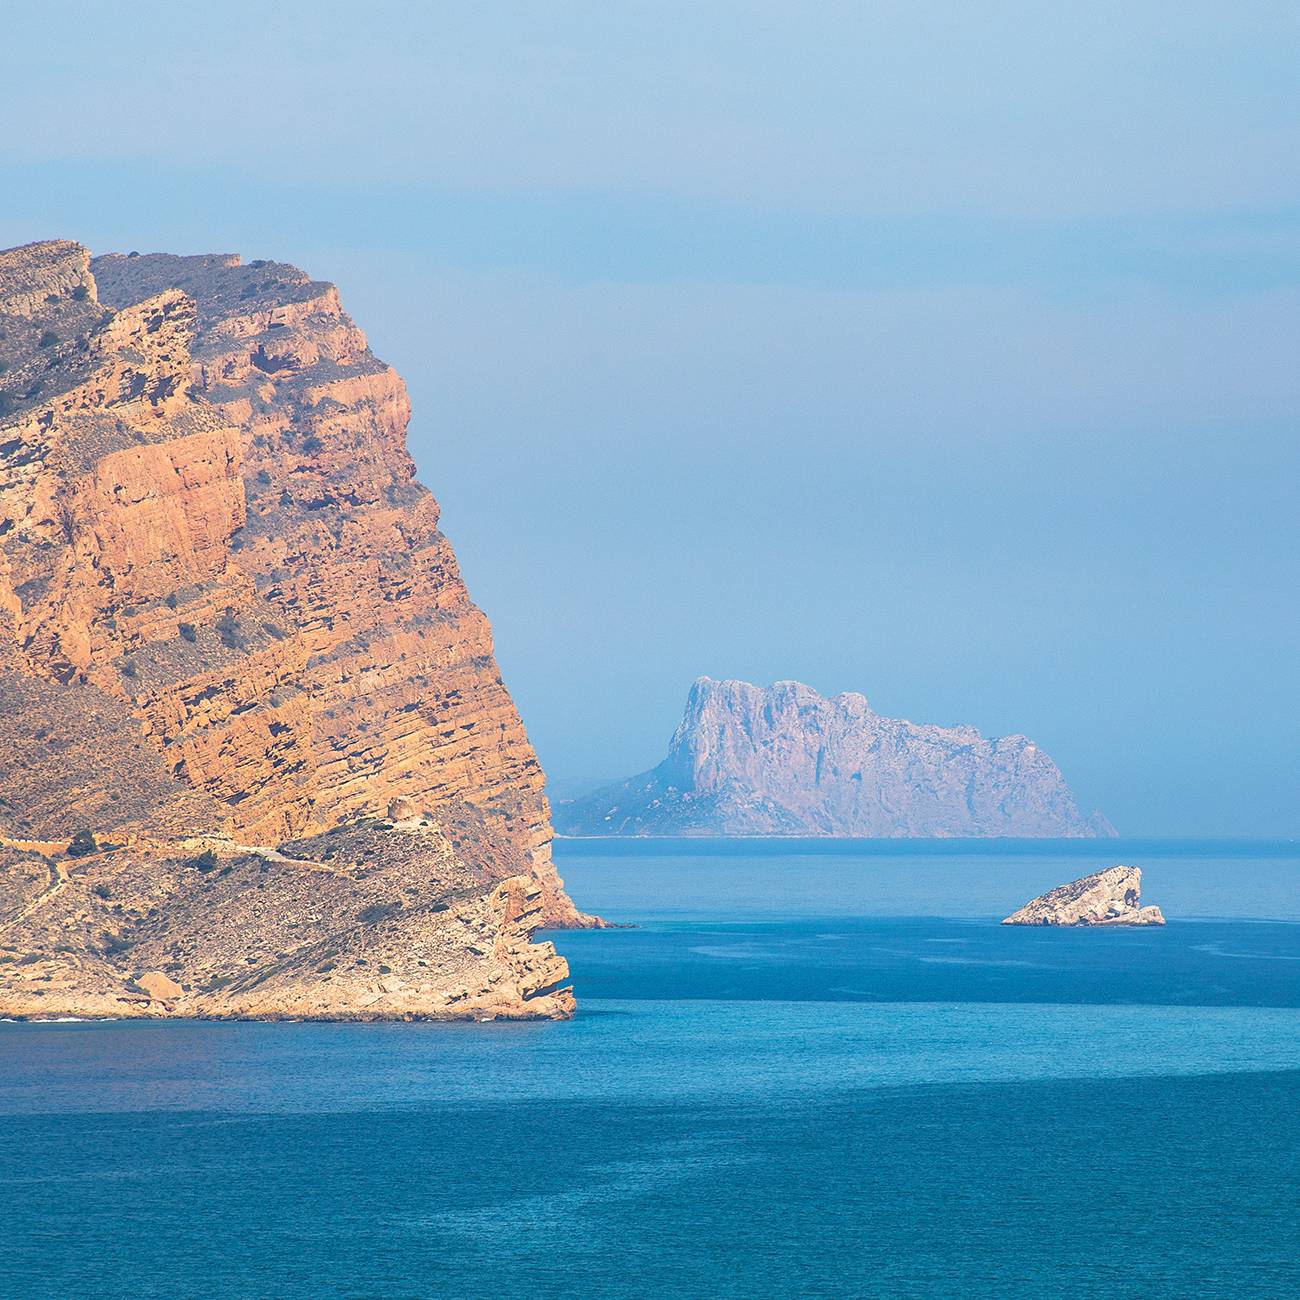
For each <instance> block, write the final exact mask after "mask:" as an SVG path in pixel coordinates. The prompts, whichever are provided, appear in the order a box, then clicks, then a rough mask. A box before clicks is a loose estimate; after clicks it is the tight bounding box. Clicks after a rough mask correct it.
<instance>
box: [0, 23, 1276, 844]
mask: <svg viewBox="0 0 1300 1300" xmlns="http://www.w3.org/2000/svg"><path fill="white" fill-rule="evenodd" d="M0 20H2V21H0V30H2V31H3V39H4V43H5V46H6V58H5V76H4V78H3V79H0V124H2V126H3V129H2V130H0V185H2V187H3V188H2V190H0V193H2V194H3V201H2V202H0V244H3V245H9V244H15V243H21V242H25V241H27V240H29V239H35V238H43V237H48V236H54V235H59V236H69V237H73V238H77V239H80V240H81V241H83V242H84V243H87V244H90V245H91V246H92V247H94V248H95V249H97V250H109V249H119V250H126V249H133V248H134V249H140V250H155V249H165V250H172V251H178V252H190V251H193V252H199V251H211V250H218V249H219V250H236V251H239V252H242V253H243V254H245V256H247V257H250V258H252V257H273V258H281V259H284V260H288V261H293V262H296V263H298V264H300V265H302V266H303V267H305V268H306V269H308V270H309V271H311V272H312V273H313V274H315V275H317V276H320V277H321V278H326V279H332V280H335V281H337V282H338V284H339V285H340V287H341V289H342V291H343V295H344V301H345V302H346V303H347V305H348V306H349V307H350V309H351V310H352V312H353V314H354V315H355V316H356V317H357V319H358V320H359V322H360V323H361V324H362V325H363V326H364V327H365V328H366V330H367V331H368V333H369V334H370V337H371V340H372V343H373V344H374V346H375V348H376V350H377V351H378V352H379V354H380V355H381V356H383V357H384V358H385V359H387V360H389V361H391V362H393V363H394V364H395V365H396V366H397V367H398V369H399V370H400V371H401V372H402V373H403V375H404V376H405V377H406V378H407V380H408V382H409V384H410V387H411V392H412V397H413V399H414V403H415V419H414V423H413V426H412V450H413V452H414V454H415V457H416V460H417V462H418V464H419V466H420V471H421V477H422V478H423V479H424V481H425V482H427V483H428V484H429V485H430V486H431V487H432V488H433V489H434V491H435V493H436V494H437V495H438V497H439V498H440V500H441V501H442V504H443V510H444V516H443V517H444V523H445V526H446V528H447V531H448V533H449V534H450V536H451V538H452V540H453V541H454V543H455V544H456V546H457V549H458V551H459V554H460V557H461V561H462V565H463V568H464V570H465V572H466V575H467V577H468V579H469V581H470V584H471V589H472V591H473V593H474V595H475V596H476V598H477V599H478V601H479V603H480V604H482V605H483V606H484V607H485V608H486V610H487V611H488V613H489V615H490V616H491V618H492V620H493V622H494V625H495V627H496V632H497V642H498V652H499V657H500V659H501V663H502V666H503V668H504V670H505V673H506V678H507V681H508V682H509V684H510V685H511V687H512V688H513V690H514V692H515V695H516V698H517V699H518V701H519V704H520V707H521V709H522V710H523V713H524V717H525V720H526V722H527V723H528V726H529V729H530V731H531V733H532V735H533V738H534V740H535V741H536V743H537V746H538V749H539V751H540V753H541V755H542V759H543V762H544V763H545V764H546V765H547V766H548V768H549V769H550V770H551V771H552V772H553V773H555V774H556V775H558V776H586V775H593V776H602V775H608V776H618V775H624V774H626V773H628V772H631V771H633V770H636V769H638V768H641V767H645V766H649V765H650V764H651V763H653V762H655V761H657V760H658V758H659V757H660V756H661V755H662V753H663V749H664V746H665V743H666V741H667V738H668V735H669V733H670V732H671V730H672V728H673V726H674V724H675V722H676V718H677V715H678V713H679V711H680V708H681V704H682V702H683V699H684V696H685V693H686V689H687V686H688V684H689V683H690V681H691V680H692V679H693V678H694V677H696V676H697V675H699V674H701V673H707V674H709V675H711V676H715V677H718V676H739V677H746V678H749V679H751V680H755V681H759V682H768V681H771V680H773V679H776V678H781V677H795V678H800V679H802V680H804V681H807V682H809V683H810V684H812V685H814V686H816V687H818V688H819V689H822V690H824V691H828V692H833V691H838V690H845V689H854V690H861V691H863V692H864V693H865V694H866V695H867V696H868V698H869V699H870V700H871V701H872V703H873V704H874V705H875V707H876V708H878V709H879V710H880V711H881V712H886V713H890V714H896V715H902V716H905V717H909V718H912V719H914V720H917V721H932V722H944V723H950V722H958V721H961V722H970V723H974V724H975V725H977V726H979V727H981V728H982V729H984V730H985V731H987V732H990V733H993V734H1003V733H1008V732H1020V731H1023V732H1025V733H1027V734H1029V735H1031V736H1033V737H1034V738H1035V739H1037V740H1038V741H1039V742H1040V743H1041V744H1042V745H1043V746H1044V747H1045V748H1046V749H1047V750H1048V751H1049V752H1050V753H1051V754H1053V755H1054V756H1055V757H1056V759H1057V760H1058V762H1059V763H1060V764H1061V766H1062V768H1063V769H1064V771H1065V773H1066V776H1067V777H1068V778H1069V780H1070V781H1071V783H1072V784H1073V785H1074V787H1075V789H1076V790H1077V792H1078V793H1079V796H1080V799H1081V801H1082V802H1083V803H1084V804H1085V805H1086V806H1087V807H1093V806H1097V807H1100V808H1102V809H1103V810H1104V811H1105V812H1106V813H1107V814H1109V816H1110V817H1111V819H1112V820H1113V821H1114V822H1115V823H1116V824H1117V825H1118V826H1119V827H1120V829H1121V830H1123V831H1125V832H1129V833H1135V834H1136V833H1184V834H1204V833H1210V834H1213V833H1225V834H1297V833H1300V686H1298V677H1297V657H1298V652H1300V618H1298V617H1297V600H1296V592H1297V578H1298V576H1300V573H1298V569H1300V564H1298V556H1300V522H1298V521H1300V514H1298V512H1297V505H1296V502H1297V491H1298V489H1300V439H1298V437H1297V433H1298V429H1297V414H1298V412H1300V356H1298V355H1297V352H1298V348H1297V343H1298V341H1300V328H1298V327H1300V168H1298V166H1297V160H1300V95H1298V94H1297V76H1296V69H1297V66H1300V6H1297V5H1296V4H1294V3H1292V2H1288V3H1275V4H1268V3H1252V2H1250V0H1235V2H1234V3H1233V4H1225V3H1223V2H1222V0H1214V2H1213V3H1197V2H1196V0H1178V2H1173V0H1171V2H1170V3H1146V4H1143V3H1140V2H1136V0H1125V2H1124V3H1110V2H1108V0H1093V3H1090V4H1088V5H1079V6H1059V5H1043V4H1041V3H1023V4H1010V3H980V4H971V3H969V2H966V3H953V4H933V3H925V2H924V0H900V2H899V3H868V2H867V0H861V2H860V3H852V4H848V3H845V4H838V3H819V4H817V5H808V4H801V3H793V2H791V3H785V4H772V3H761V2H755V3H746V4H740V3H727V2H725V0H714V2H713V3H707V4H700V3H698V0H697V2H695V3H689V4H678V3H674V2H673V0H656V2H655V3H653V4H650V3H639V2H637V3H633V2H629V0H619V2H618V3H614V4H611V3H609V2H608V0H596V2H592V3H565V4H541V3H531V4H524V3H493V4H484V3H482V2H481V0H475V2H473V3H470V2H466V3H441V4H438V3H428V4H426V3H409V4H392V3H389V4H383V3H378V4H376V3H368V4H365V5H359V4H356V3H348V4H330V3H322V2H320V0H317V2H315V3H310V4H303V3H283V2H281V3H277V4H275V5H270V4H265V3H258V4H245V3H221V4H211V5H203V6H199V5H176V4H166V5H163V4H156V5H155V4H136V5H132V4H112V3H95V4H89V3H83V4H75V3H73V4H69V3H61V4H59V5H58V6H51V7H46V6H39V5H35V4H31V3H27V2H23V3H11V2H10V3H3V4H0Z"/></svg>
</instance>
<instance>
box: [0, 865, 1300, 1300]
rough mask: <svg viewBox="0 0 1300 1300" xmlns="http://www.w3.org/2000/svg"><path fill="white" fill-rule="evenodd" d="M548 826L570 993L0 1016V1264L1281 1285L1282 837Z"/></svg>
mask: <svg viewBox="0 0 1300 1300" xmlns="http://www.w3.org/2000/svg"><path fill="white" fill-rule="evenodd" d="M558 856H559V859H560V863H561V869H562V871H563V874H564V875H565V877H566V879H567V880H568V883H569V885H570V888H571V890H572V892H573V894H574V895H575V897H576V898H577V899H578V901H579V903H580V904H581V905H582V906H584V907H588V908H592V909H595V910H597V911H600V912H602V913H604V914H605V915H607V916H609V917H611V918H613V919H618V920H625V921H631V922H635V923H636V924H637V925H638V926H639V927H640V928H638V929H632V930H620V931H603V932H587V933H581V934H564V935H559V936H556V938H557V941H558V942H559V944H560V946H561V948H562V950H563V951H565V952H566V953H567V954H568V955H569V957H570V960H571V963H572V966H573V969H574V975H575V982H576V986H577V990H578V995H579V999H580V1003H581V1012H580V1014H579V1016H578V1018H577V1019H576V1020H574V1021H573V1022H572V1023H569V1024H539V1025H533V1024H527V1025H452V1026H440V1025H258V1024H252V1025H203V1024H182V1023H178V1024H163V1025H139V1024H126V1023H113V1024H104V1023H97V1024H89V1023H72V1024H46V1025H10V1024H0V1197H3V1200H2V1201H0V1205H2V1207H3V1217H0V1296H2V1297H5V1298H6V1300H7V1297H9V1296H13V1297H51V1298H54V1297H58V1298H59V1300H65V1298H66V1297H82V1296H95V1297H123V1298H125V1297H131V1298H132V1300H134V1298H135V1297H158V1298H159V1300H161V1298H163V1297H166V1298H168V1300H174V1298H177V1297H191V1296H221V1297H244V1296H252V1297H262V1296H265V1297H292V1298H295V1300H296V1298H299V1297H302V1298H307V1297H312V1298H315V1297H358V1298H359V1297H425V1296H449V1297H460V1296H471V1295H473V1296H479V1295H481V1296H495V1295H500V1294H522V1295H533V1296H564V1297H568V1296H573V1297H586V1296H619V1297H623V1296H638V1297H640V1296H701V1297H703V1296H737V1297H742V1296H743V1297H749V1296H756V1297H762V1296H799V1297H804V1296H810V1297H817V1296H927V1297H928V1296H935V1297H938V1296H944V1297H947V1296H988V1297H1016V1296H1045V1295H1050V1296H1054V1297H1059V1296H1064V1297H1075V1296H1096V1297H1114V1296H1135V1297H1136V1296H1179V1297H1181V1296H1252V1297H1254V1296H1288V1297H1289V1296H1293V1295H1295V1294H1297V1293H1300V1226H1298V1219H1300V1216H1298V1214H1297V1210H1296V1206H1297V1204H1300V924H1298V922H1300V846H1297V845H1295V844H1256V845H1242V844H1177V843H1167V842H1166V843H1145V844H1138V843H1132V844H1130V843H1124V842H1119V843H1116V842H1113V841H1111V842H1103V843H1101V844H1098V843H1096V842H1093V843H1084V844H1048V845H1035V846H1026V845H1023V844H1010V845H998V844H982V845H967V844H950V845H945V846H942V851H936V848H935V846H934V845H933V844H932V843H927V844H924V845H921V844H916V843H902V844H885V845H881V844H865V845H864V844H842V843H836V844H826V843H817V842H811V843H810V842H782V843H770V842H769V843H763V842H756V843H737V842H734V841H733V842H728V843H704V844H701V843H698V842H696V843H674V842H653V843H652V842H637V843H623V844H620V843H617V842H593V841H588V842H577V841H573V842H561V843H560V844H559V846H558ZM1117 861H1124V862H1134V863H1136V864H1138V865H1140V866H1142V867H1143V869H1144V899H1145V901H1149V902H1155V903H1159V904H1160V905H1161V906H1162V907H1163V908H1164V910H1165V912H1166V914H1167V915H1168V916H1169V917H1170V918H1171V923H1170V924H1169V925H1168V926H1167V927H1165V928H1164V929H1160V930H1136V931H1122V930H1121V931H1093V932H1088V931H1073V930H1067V931H1044V930H1036V929H1035V930H1029V929H1025V930H1021V929H1002V928H1000V927H998V925H997V924H996V922H997V920H998V918H1000V917H1001V916H1002V915H1005V914H1006V913H1007V912H1009V911H1010V910H1012V909H1013V908H1014V907H1017V906H1019V905H1020V904H1021V903H1023V902H1024V901H1025V900H1026V899H1028V898H1029V897H1030V896H1031V895H1033V894H1036V893H1039V892H1041V891H1042V890H1044V889H1046V888H1049V887H1050V886H1052V885H1055V884H1059V883H1060V882H1062V881H1063V880H1067V879H1071V878H1073V877H1075V876H1078V875H1081V874H1084V873H1085V872H1087V871H1091V870H1095V869H1097V868H1098V867H1102V866H1108V865H1111V864H1113V863H1114V862H1117Z"/></svg>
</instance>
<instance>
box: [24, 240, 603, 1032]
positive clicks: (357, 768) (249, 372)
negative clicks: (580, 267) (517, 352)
mask: <svg viewBox="0 0 1300 1300" xmlns="http://www.w3.org/2000/svg"><path fill="white" fill-rule="evenodd" d="M0 367H2V369H0V722H2V723H3V733H2V734H3V738H4V741H5V744H4V746H3V749H2V750H0V853H2V854H3V856H2V857H0V1014H32V1013H35V1012H50V1013H53V1012H64V1013H67V1012H76V1011H85V1010H91V1009H94V1010H99V1011H105V1010H112V1011H113V1012H114V1013H115V1014H121V1013H122V1012H123V1010H124V1009H126V1010H127V1011H136V1012H139V1013H141V1014H156V1013H160V1012H166V1011H173V1010H174V1011H183V1012H189V1013H201V1014H241V1015H257V1014H286V1015H288V1014H292V1015H301V1014H319V1015H326V1014H328V1015H375V1014H419V1015H444V1014H475V1013H477V1012H479V1011H483V1012H484V1013H487V1014H518V1015H535V1014H549V1015H555V1014H565V1013H567V1011H568V1009H569V1007H570V1006H571V1003H572V999H571V997H570V995H569V994H568V992H567V991H566V990H564V989H563V988H562V984H563V978H564V974H565V968H564V963H563V962H562V960H560V959H559V958H557V957H555V955H554V953H553V951H552V950H551V949H550V947H549V945H533V944H531V943H530V942H529V939H528V936H529V934H530V933H531V930H532V929H533V928H534V927H535V926H536V925H537V924H538V923H539V922H541V921H545V922H546V923H548V924H551V925H560V926H564V925H581V924H585V923H589V922H590V921H591V918H586V917H583V916H582V915H580V914H579V913H578V912H577V911H576V910H575V908H574V907H573V904H572V903H571V902H570V900H569V899H568V897H567V896H566V894H565V893H564V890H563V887H562V884H561V882H560V881H559V879H558V878H557V877H556V874H555V870H554V867H553V866H552V864H551V856H550V840H551V828H550V817H549V809H548V806H547V803H546V799H545V797H544V795H543V778H542V773H541V770H540V768H539V766H538V763H537V759H536V756H535V754H534V752H533V750H532V747H531V746H530V744H529V742H528V739H527V737H526V735H525V733H524V729H523V727H522V725H521V723H520V720H519V717H518V714H517V713H516V711H515V708H514V705H513V703H512V702H511V699H510V696H509V694H508V692H507V690H506V688H505V686H504V684H503V683H502V680H501V676H500V674H499V672H498V671H497V666H496V662H495V660H494V658H493V649H492V640H491V633H490V629H489V627H488V623H487V620H486V619H485V618H484V616H483V614H482V613H481V612H480V611H479V610H478V609H477V608H476V607H475V606H474V604H473V603H472V602H471V601H470V598H469V595H468V593H467V591H466V589H465V585H464V583H463V582H462V580H461V578H460V574H459V572H458V570H457V567H456V561H455V557H454V555H453V554H452V550H451V547H450V545H449V544H448V542H447V540H446V538H445V537H444V536H443V534H442V533H441V532H440V531H439V528H438V506H437V503H436V502H435V501H434V499H433V497H432V496H431V495H430V494H429V492H428V491H427V490H426V489H425V488H424V487H422V486H421V485H420V484H419V483H417V482H416V481H415V479H414V467H413V465H412V462H411V459H410V457H409V455H408V454H407V451H406V445H405V434H406V425H407V419H408V414H409V406H408V401H407V396H406V391H405V388H404V386H403V384H402V382H401V380H400V378H399V377H398V376H397V374H396V373H395V372H394V371H393V370H392V369H391V368H390V367H388V366H387V365H385V364H384V363H383V362H381V361H379V360H378V359H377V358H376V357H375V356H374V354H373V353H372V352H371V351H370V349H369V347H368V345H367V343H366V339H365V336H364V335H363V334H362V332H361V331H360V330H359V329H358V328H357V327H356V325H354V324H353V322H352V321H351V320H350V319H349V318H348V316H347V315H346V313H345V312H344V311H343V308H342V306H341V305H340V302H339V297H338V293H337V291H336V290H335V289H334V287H333V286H332V285H330V284H327V283H324V282H321V281H315V280H311V279H309V278H308V277H307V276H306V275H304V274H303V273H302V272H301V271H299V270H297V269H296V268H294V267H292V266H287V265H283V264H279V263H268V262H252V263H250V264H249V265H241V263H240V261H239V259H238V258H236V257H233V256H224V255H222V256H202V257H173V256H167V255H151V256H136V255H134V254H132V255H129V256H120V255H110V256H106V257H98V258H93V259H92V258H91V257H90V255H89V254H88V253H87V251H86V250H85V249H84V248H82V247H80V246H79V245H77V244H73V243H68V242H65V241H53V242H49V243H41V244H33V245H28V246H26V247H24V248H18V249H12V250H9V251H8V252H4V253H0ZM392 810H396V811H395V817H396V820H394V818H393V817H389V816H388V814H389V812H390V811H392ZM83 830H84V831H88V832H90V835H89V836H86V837H83V838H82V840H81V841H80V845H79V848H80V849H85V850H87V851H85V852H81V851H78V852H75V853H73V854H71V855H70V854H69V853H68V851H67V846H68V845H69V843H70V842H71V839H72V837H73V836H74V835H75V834H76V832H78V831H83ZM92 844H93V846H94V848H93V849H89V848H88V845H92ZM106 845H111V846H113V847H112V848H111V849H108V850H106V849H105V846H106ZM286 846H291V847H286ZM367 918H368V919H367ZM146 977H147V978H146ZM151 984H152V987H153V988H154V989H155V991H163V992H165V993H166V994H167V996H165V997H164V996H158V997H154V996H151V995H150V993H149V991H148V990H149V988H150V987H151Z"/></svg>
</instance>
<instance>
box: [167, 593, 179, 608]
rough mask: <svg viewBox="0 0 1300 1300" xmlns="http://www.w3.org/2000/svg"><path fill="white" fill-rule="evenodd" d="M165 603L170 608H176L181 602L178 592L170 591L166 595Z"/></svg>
mask: <svg viewBox="0 0 1300 1300" xmlns="http://www.w3.org/2000/svg"><path fill="white" fill-rule="evenodd" d="M163 604H164V605H166V606H167V608H168V609H175V608H176V606H177V605H179V604H180V601H179V600H178V599H177V598H176V593H175V592H174V591H172V592H168V594H167V595H166V597H164V599H163Z"/></svg>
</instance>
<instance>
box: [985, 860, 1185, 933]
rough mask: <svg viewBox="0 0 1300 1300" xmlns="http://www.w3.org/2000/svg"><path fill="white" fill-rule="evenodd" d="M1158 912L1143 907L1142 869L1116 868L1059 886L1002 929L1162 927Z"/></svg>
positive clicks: (1159, 911) (1014, 913)
mask: <svg viewBox="0 0 1300 1300" xmlns="http://www.w3.org/2000/svg"><path fill="white" fill-rule="evenodd" d="M1164 923H1165V918H1164V914H1163V913H1162V912H1161V910H1160V909H1159V908H1158V907H1156V906H1154V905H1148V906H1146V907H1144V906H1143V905H1142V869H1141V868H1140V867H1126V866H1123V865H1121V866H1115V867H1108V868H1107V869H1106V870H1105V871H1097V872H1094V873H1093V874H1092V875H1090V876H1081V877H1080V878H1079V879H1078V880H1072V881H1070V882H1069V883H1068V884H1064V885H1058V886H1057V887H1056V888H1055V889H1049V890H1048V891H1047V893H1045V894H1040V895H1039V896H1038V897H1037V898H1034V899H1031V900H1030V901H1029V902H1028V903H1026V904H1025V905H1024V907H1022V908H1020V909H1019V910H1018V911H1015V912H1012V913H1011V915H1010V916H1008V917H1006V918H1005V920H1003V922H1002V924H1003V925H1074V926H1088V925H1164Z"/></svg>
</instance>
